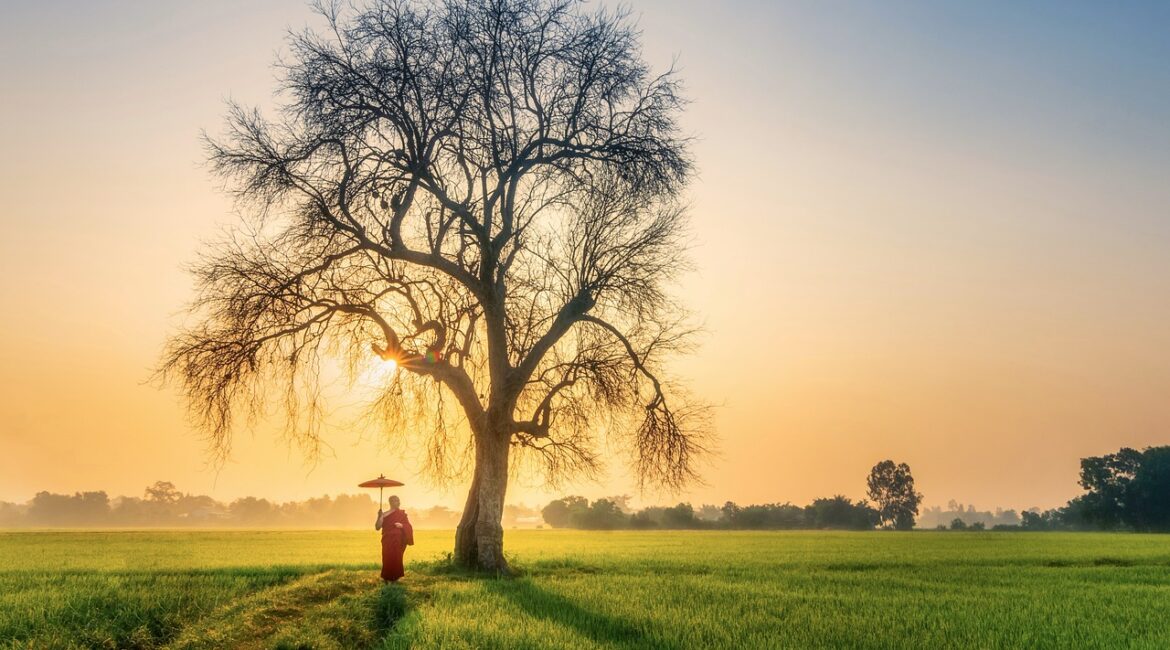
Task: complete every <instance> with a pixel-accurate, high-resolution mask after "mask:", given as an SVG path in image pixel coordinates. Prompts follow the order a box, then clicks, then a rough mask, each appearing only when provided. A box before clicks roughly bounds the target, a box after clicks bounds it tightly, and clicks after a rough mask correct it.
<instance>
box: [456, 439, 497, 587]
mask: <svg viewBox="0 0 1170 650" xmlns="http://www.w3.org/2000/svg"><path fill="white" fill-rule="evenodd" d="M507 490H508V436H507V435H506V434H504V433H501V432H500V431H499V430H497V429H493V428H491V427H488V428H487V429H486V430H484V431H481V432H480V433H479V434H478V435H477V436H476V441H475V473H474V475H473V476H472V479H471V488H470V489H469V490H468V492H467V502H466V504H465V505H464V508H463V517H462V518H461V519H460V521H459V527H458V528H457V529H456V530H455V561H456V562H458V563H459V564H460V565H463V566H466V567H469V568H474V569H479V570H482V571H493V572H496V573H507V572H508V563H507V561H506V560H505V559H504V526H503V523H502V522H503V517H504V495H505V494H506V493H507Z"/></svg>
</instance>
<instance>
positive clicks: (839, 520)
mask: <svg viewBox="0 0 1170 650" xmlns="http://www.w3.org/2000/svg"><path fill="white" fill-rule="evenodd" d="M806 510H807V511H808V513H809V514H808V520H809V523H811V524H812V526H813V527H815V528H830V529H834V528H835V529H845V530H869V529H871V528H873V527H874V526H875V525H877V523H878V522H879V521H880V516H879V514H878V511H877V510H874V509H873V508H871V507H870V506H869V504H868V503H866V502H865V501H859V502H857V503H854V502H853V501H851V500H850V499H848V498H847V497H845V496H843V495H840V494H838V495H837V496H834V497H831V498H828V499H817V500H815V501H813V502H812V504H810V505H809V506H808V507H807V508H806Z"/></svg>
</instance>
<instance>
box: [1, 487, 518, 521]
mask: <svg viewBox="0 0 1170 650" xmlns="http://www.w3.org/2000/svg"><path fill="white" fill-rule="evenodd" d="M377 511H378V503H377V502H376V501H375V500H374V499H373V498H371V497H370V495H369V494H339V495H337V496H336V497H330V496H322V497H317V498H312V499H307V500H305V501H288V502H284V503H277V502H273V501H269V500H267V499H260V498H256V497H243V498H240V499H236V500H234V501H231V502H230V503H222V502H219V501H216V500H215V499H213V498H211V497H209V496H206V495H195V494H184V493H182V492H180V491H179V490H178V489H177V488H176V487H175V485H174V484H173V483H171V482H169V481H159V482H157V483H155V484H154V485H152V486H150V487H148V488H146V491H145V492H144V494H143V496H142V497H141V498H139V497H115V498H112V499H111V498H110V497H109V495H107V494H106V493H105V492H77V493H74V494H71V495H70V494H54V493H51V492H39V493H37V495H36V496H35V497H33V499H32V500H31V501H29V502H28V503H25V504H16V503H7V502H3V501H0V527H8V528H12V527H154V526H166V527H183V526H192V527H217V526H246V527H270V526H271V527H298V528H366V527H369V526H372V525H373V522H374V515H375V513H377ZM407 512H408V513H409V514H410V518H411V521H412V523H414V525H415V526H416V527H419V528H454V527H455V525H456V524H458V523H459V516H460V513H459V512H458V511H456V510H451V509H450V508H446V507H443V506H435V507H433V508H427V509H420V510H414V509H410V508H407ZM539 517H540V513H539V512H537V511H536V510H535V509H531V508H525V507H523V506H514V505H509V506H507V507H506V508H505V513H504V523H505V525H507V526H510V527H517V526H525V525H528V526H535V525H537V524H538V523H539Z"/></svg>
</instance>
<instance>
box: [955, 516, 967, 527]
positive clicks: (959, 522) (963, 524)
mask: <svg viewBox="0 0 1170 650" xmlns="http://www.w3.org/2000/svg"><path fill="white" fill-rule="evenodd" d="M951 530H967V522H965V521H963V520H962V519H959V518H958V517H955V518H954V519H952V520H951Z"/></svg>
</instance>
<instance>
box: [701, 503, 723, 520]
mask: <svg viewBox="0 0 1170 650" xmlns="http://www.w3.org/2000/svg"><path fill="white" fill-rule="evenodd" d="M695 517H696V518H698V519H700V520H701V521H706V522H710V523H715V522H718V521H719V520H720V519H722V518H723V512H722V511H721V510H720V509H719V506H715V505H712V504H710V503H704V504H703V505H702V507H700V508H699V509H698V510H696V511H695Z"/></svg>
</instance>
